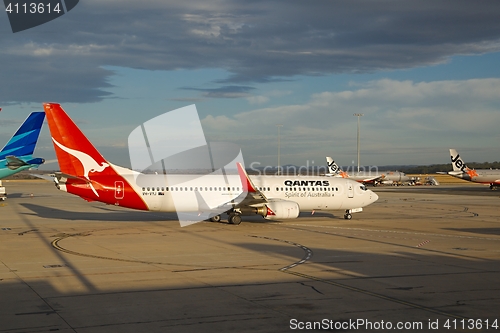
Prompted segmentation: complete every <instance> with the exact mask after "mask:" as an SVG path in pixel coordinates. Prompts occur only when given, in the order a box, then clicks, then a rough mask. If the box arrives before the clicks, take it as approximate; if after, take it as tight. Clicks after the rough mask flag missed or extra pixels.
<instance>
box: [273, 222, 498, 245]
mask: <svg viewBox="0 0 500 333" xmlns="http://www.w3.org/2000/svg"><path fill="white" fill-rule="evenodd" d="M281 226H283V227H286V226H298V227H308V228H310V227H314V228H327V229H343V230H356V231H370V232H380V233H392V234H407V235H422V236H437V237H447V238H464V239H480V240H491V241H497V242H498V241H500V238H489V237H476V236H460V235H447V234H436V233H429V232H412V231H396V230H382V229H367V228H350V227H335V226H329V225H310V224H300V223H287V224H285V223H281ZM301 230H302V229H301Z"/></svg>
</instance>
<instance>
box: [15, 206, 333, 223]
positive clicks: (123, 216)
mask: <svg viewBox="0 0 500 333" xmlns="http://www.w3.org/2000/svg"><path fill="white" fill-rule="evenodd" d="M20 205H21V206H23V207H24V208H26V209H29V210H30V211H32V212H33V214H32V215H37V216H39V217H42V218H47V219H61V220H80V221H81V220H87V221H108V222H115V221H120V222H143V221H150V222H162V221H178V218H177V214H176V213H165V212H146V211H137V210H129V209H123V210H116V208H114V207H113V208H108V207H107V206H102V207H100V206H92V208H93V209H99V210H101V211H102V212H89V211H83V212H75V211H69V210H62V209H57V208H51V207H46V206H41V205H36V204H30V203H21V204H20ZM119 209H120V208H119ZM26 214H29V213H26ZM300 217H317V218H331V219H338V218H340V217H339V216H335V215H333V214H331V213H328V212H315V213H314V215H311V213H301V214H300ZM244 221H245V222H250V223H270V222H271V221H269V220H265V219H263V218H262V217H261V216H257V215H255V216H244ZM222 223H225V222H222Z"/></svg>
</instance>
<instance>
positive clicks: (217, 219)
mask: <svg viewBox="0 0 500 333" xmlns="http://www.w3.org/2000/svg"><path fill="white" fill-rule="evenodd" d="M210 221H212V222H220V215H213V216H210Z"/></svg>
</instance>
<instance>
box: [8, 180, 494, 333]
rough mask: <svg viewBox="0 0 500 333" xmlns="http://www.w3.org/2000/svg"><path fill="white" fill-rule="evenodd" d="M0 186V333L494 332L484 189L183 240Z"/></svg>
mask: <svg viewBox="0 0 500 333" xmlns="http://www.w3.org/2000/svg"><path fill="white" fill-rule="evenodd" d="M4 185H5V186H6V187H7V191H8V194H9V198H8V199H7V201H5V202H0V261H1V263H0V295H1V297H0V324H1V325H0V332H16V333H17V332H54V331H57V332H79V333H80V332H81V333H86V332H134V333H136V332H288V331H300V329H299V328H301V327H304V328H307V327H309V326H308V325H313V322H315V321H316V322H320V323H321V324H322V326H323V328H329V329H331V330H332V331H345V332H347V331H354V330H355V329H354V328H357V329H358V330H359V331H377V332H384V331H391V330H392V331H394V330H397V331H408V332H410V331H415V332H416V331H418V332H436V331H438V332H443V331H446V332H455V331H457V332H465V331H467V332H478V331H484V332H491V331H498V329H496V330H495V329H494V328H492V327H490V328H489V329H485V328H486V327H485V325H486V323H488V325H491V324H495V323H496V324H497V325H500V322H499V321H500V311H499V309H500V286H499V281H500V219H499V217H498V216H499V208H498V207H499V203H500V198H499V197H500V191H490V190H489V189H488V188H487V187H474V186H463V185H459V186H455V187H454V186H437V187H425V188H424V187H400V188H392V187H380V188H375V189H374V190H375V191H376V192H377V193H378V194H379V196H380V199H379V200H378V201H377V202H376V203H375V204H373V205H371V206H368V207H366V208H365V210H364V212H362V213H359V214H354V215H353V219H352V220H350V221H347V220H344V219H343V218H342V217H343V212H341V211H336V212H331V213H326V212H316V213H315V214H313V215H311V214H310V213H304V214H301V216H300V218H298V219H294V220H287V221H283V222H282V223H279V222H268V221H265V220H263V219H262V218H259V217H245V218H244V222H243V223H242V224H241V225H239V226H234V225H228V224H225V223H210V222H201V223H197V224H194V225H191V226H188V227H184V228H181V227H180V226H179V223H178V222H177V221H176V220H175V217H176V215H175V214H167V213H152V212H140V211H132V210H127V209H121V208H119V207H114V206H106V205H103V204H100V203H88V202H86V201H84V200H82V199H80V198H78V197H75V196H72V195H69V194H67V193H64V192H60V191H58V190H57V189H56V188H55V187H54V186H53V184H51V183H49V182H30V181H24V182H5V183H4ZM464 191H465V192H466V194H464V193H463V192H464ZM467 191H469V192H467ZM467 193H468V194H467ZM472 319H473V320H474V322H471V320H472ZM362 320H364V322H362ZM354 322H355V323H356V324H359V325H360V326H353V323H354ZM308 323H309V324H308ZM369 323H371V325H372V326H371V327H370V326H367V325H369ZM446 323H448V325H449V327H448V329H447V328H446V327H445V325H446ZM471 323H473V324H471ZM389 324H390V325H391V326H390V327H389ZM479 324H482V328H481V330H476V329H471V328H477V327H478V325H479ZM301 325H302V326H301ZM397 325H400V327H399V328H400V329H397V328H398V327H397ZM401 325H402V326H401ZM436 325H437V326H436ZM471 325H473V326H471ZM377 327H378V328H379V329H377V330H376V328H377ZM293 328H295V329H293ZM370 328H371V329H370ZM389 328H392V329H389ZM434 328H436V329H434ZM309 331H310V330H309ZM318 331H319V330H318Z"/></svg>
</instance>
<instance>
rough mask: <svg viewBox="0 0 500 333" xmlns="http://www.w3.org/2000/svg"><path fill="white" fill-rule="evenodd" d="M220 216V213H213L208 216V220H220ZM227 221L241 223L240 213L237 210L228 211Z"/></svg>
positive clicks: (235, 223)
mask: <svg viewBox="0 0 500 333" xmlns="http://www.w3.org/2000/svg"><path fill="white" fill-rule="evenodd" d="M220 220H221V216H220V215H213V216H211V217H210V221H212V222H220ZM227 222H228V223H229V224H234V225H238V224H240V223H241V214H240V213H237V212H228V214H227Z"/></svg>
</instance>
